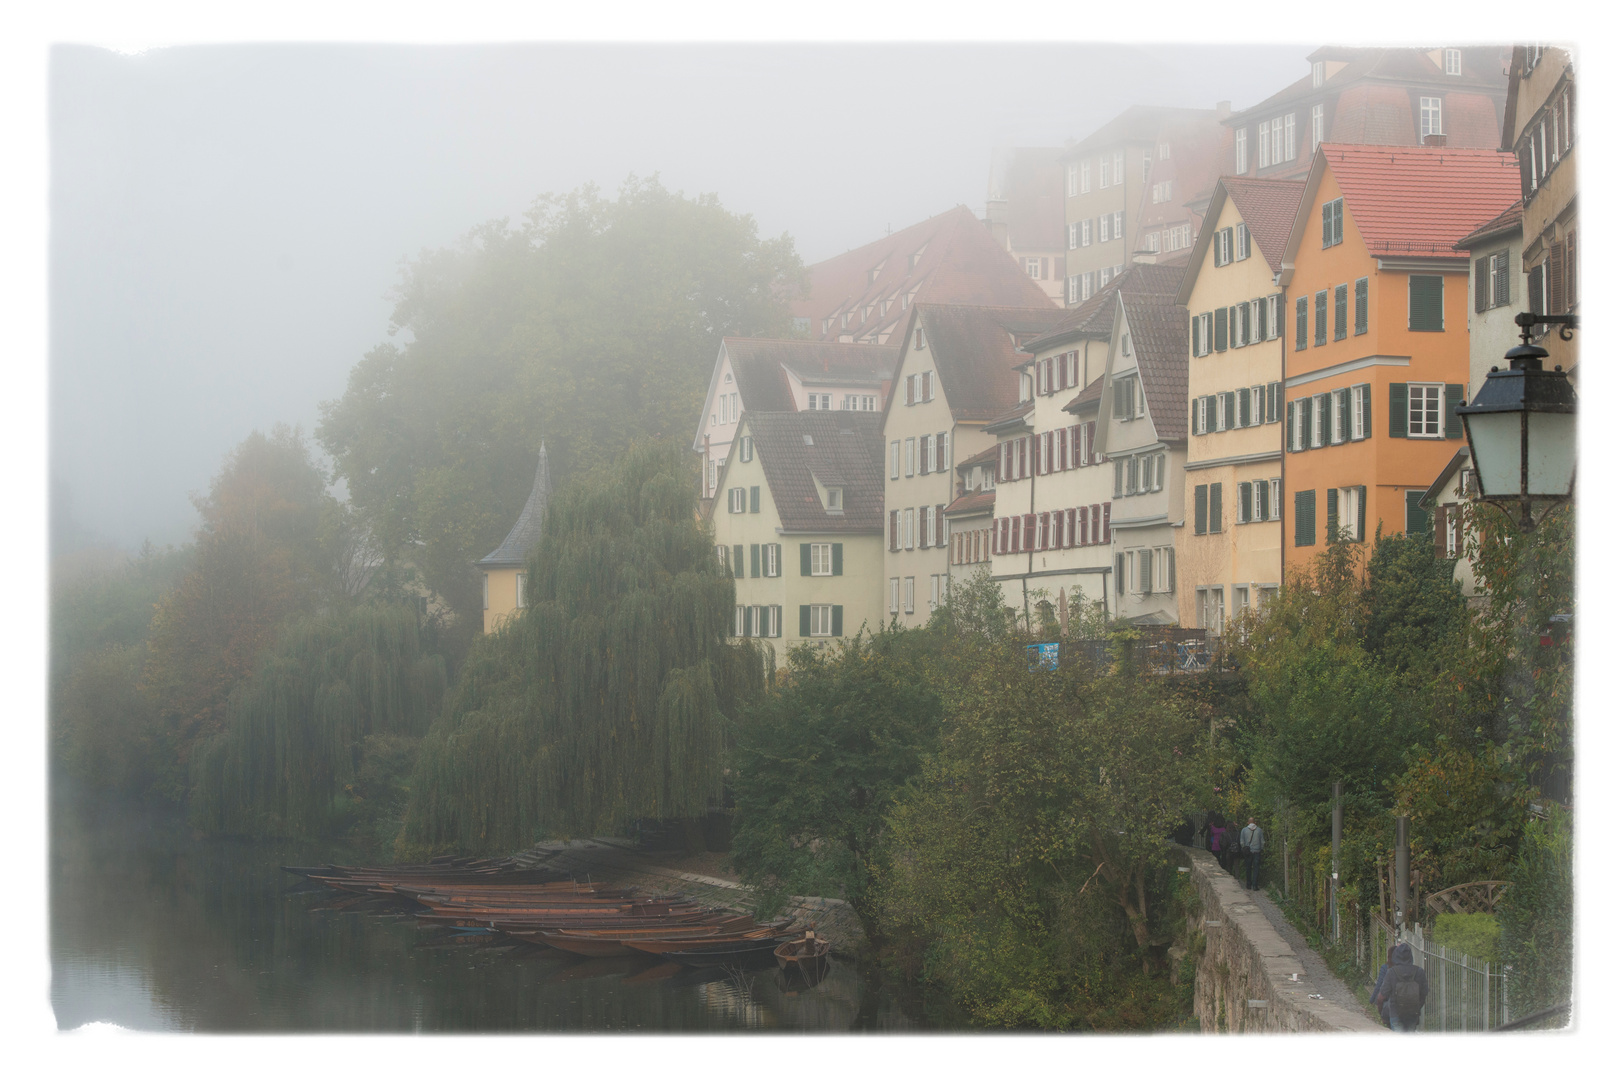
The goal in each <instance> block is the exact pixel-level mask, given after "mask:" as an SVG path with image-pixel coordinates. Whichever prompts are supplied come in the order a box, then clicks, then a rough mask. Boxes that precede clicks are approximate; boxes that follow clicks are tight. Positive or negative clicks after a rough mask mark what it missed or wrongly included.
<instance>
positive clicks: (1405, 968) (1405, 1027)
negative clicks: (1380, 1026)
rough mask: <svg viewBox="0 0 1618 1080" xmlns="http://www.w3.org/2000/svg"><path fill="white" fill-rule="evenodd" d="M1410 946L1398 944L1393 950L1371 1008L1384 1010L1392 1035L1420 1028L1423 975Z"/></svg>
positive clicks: (1424, 987)
mask: <svg viewBox="0 0 1618 1080" xmlns="http://www.w3.org/2000/svg"><path fill="white" fill-rule="evenodd" d="M1414 958H1415V957H1414V954H1413V953H1412V952H1411V951H1410V943H1409V942H1406V941H1401V942H1400V943H1399V944H1398V945H1395V946H1394V948H1393V955H1392V957H1391V959H1392V961H1393V964H1392V966H1391V967H1389V968H1388V970H1387V972H1386V973H1385V974H1384V975H1383V976H1382V981H1381V983H1380V988H1379V989H1378V990H1377V992H1376V996H1375V997H1374V998H1372V999H1371V1004H1372V1005H1375V1006H1376V1007H1377V1008H1379V1009H1380V1008H1381V1007H1382V1006H1383V1005H1384V1004H1386V1006H1387V1016H1388V1026H1389V1027H1390V1028H1392V1029H1393V1030H1394V1031H1415V1030H1416V1029H1417V1028H1419V1027H1420V1026H1421V1010H1422V1007H1423V1006H1424V1005H1426V1004H1427V973H1426V972H1425V971H1423V970H1422V969H1421V968H1419V967H1417V966H1416V964H1415V962H1414Z"/></svg>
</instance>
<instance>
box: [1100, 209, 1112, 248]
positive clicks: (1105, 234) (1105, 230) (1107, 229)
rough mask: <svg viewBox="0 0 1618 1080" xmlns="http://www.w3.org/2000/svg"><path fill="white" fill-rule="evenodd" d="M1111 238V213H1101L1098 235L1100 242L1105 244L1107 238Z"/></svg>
mask: <svg viewBox="0 0 1618 1080" xmlns="http://www.w3.org/2000/svg"><path fill="white" fill-rule="evenodd" d="M1111 239H1112V215H1111V214H1102V215H1101V236H1100V240H1101V243H1103V244H1105V243H1106V242H1107V241H1108V240H1111Z"/></svg>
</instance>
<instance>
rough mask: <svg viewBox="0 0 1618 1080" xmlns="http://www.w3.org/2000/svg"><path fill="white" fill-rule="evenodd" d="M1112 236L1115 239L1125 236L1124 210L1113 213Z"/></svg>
mask: <svg viewBox="0 0 1618 1080" xmlns="http://www.w3.org/2000/svg"><path fill="white" fill-rule="evenodd" d="M1112 238H1113V239H1114V240H1122V239H1123V238H1124V212H1123V211H1122V210H1118V211H1114V213H1113V215H1112ZM1117 276H1118V275H1117V274H1113V277H1117Z"/></svg>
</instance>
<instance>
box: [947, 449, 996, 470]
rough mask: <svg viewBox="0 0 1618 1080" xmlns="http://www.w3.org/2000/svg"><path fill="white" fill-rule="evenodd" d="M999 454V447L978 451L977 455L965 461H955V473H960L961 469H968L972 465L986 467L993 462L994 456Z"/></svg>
mask: <svg viewBox="0 0 1618 1080" xmlns="http://www.w3.org/2000/svg"><path fill="white" fill-rule="evenodd" d="M999 453H1000V447H999V446H991V447H988V448H987V449H984V450H979V451H978V452H977V453H975V454H973V455H972V456H971V457H969V458H967V459H966V460H965V461H957V462H956V463H955V471H956V472H960V471H961V470H962V469H969V468H971V467H972V466H973V465H986V464H988V463H989V462H991V461H993V460H994V459H995V455H997V454H999Z"/></svg>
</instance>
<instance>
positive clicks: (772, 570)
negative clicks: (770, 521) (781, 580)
mask: <svg viewBox="0 0 1618 1080" xmlns="http://www.w3.org/2000/svg"><path fill="white" fill-rule="evenodd" d="M762 561H763V563H764V567H763V570H764V576H765V577H780V576H781V545H780V544H765V545H764V557H763V560H762Z"/></svg>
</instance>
